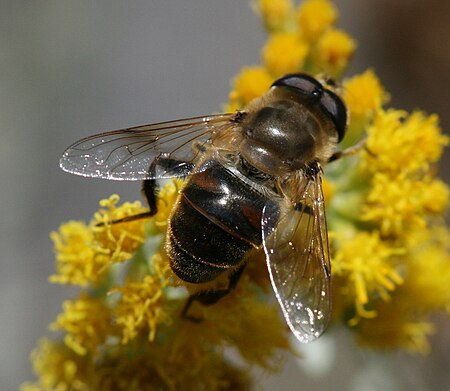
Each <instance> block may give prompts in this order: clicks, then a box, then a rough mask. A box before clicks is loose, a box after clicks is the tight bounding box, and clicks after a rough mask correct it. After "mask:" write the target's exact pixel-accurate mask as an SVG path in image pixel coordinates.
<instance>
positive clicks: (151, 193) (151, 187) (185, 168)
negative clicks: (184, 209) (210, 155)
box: [97, 156, 194, 226]
mask: <svg viewBox="0 0 450 391" xmlns="http://www.w3.org/2000/svg"><path fill="white" fill-rule="evenodd" d="M193 167H194V165H193V164H192V163H187V162H184V161H182V160H176V159H171V158H167V157H161V156H160V157H157V158H156V159H155V160H153V162H152V164H151V165H150V167H149V170H148V172H149V176H150V177H151V178H152V179H146V180H144V181H143V182H142V193H143V195H144V197H145V198H146V200H147V204H148V206H149V208H150V210H149V211H147V212H142V213H138V214H135V215H133V216H126V217H124V218H122V219H117V220H113V221H110V222H109V223H108V224H118V223H128V222H130V221H136V220H140V219H146V218H149V217H152V216H154V215H155V214H156V212H157V211H158V209H157V206H156V195H157V191H158V183H157V180H156V179H155V178H159V177H161V176H163V177H171V176H177V177H185V176H187V175H188V174H189V173H190V172H191V171H192V169H193ZM159 169H161V170H163V173H162V174H160V173H158V170H159ZM172 173H173V175H171V174H172ZM105 224H106V223H99V224H97V226H103V225H105Z"/></svg>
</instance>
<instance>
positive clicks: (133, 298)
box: [112, 263, 171, 344]
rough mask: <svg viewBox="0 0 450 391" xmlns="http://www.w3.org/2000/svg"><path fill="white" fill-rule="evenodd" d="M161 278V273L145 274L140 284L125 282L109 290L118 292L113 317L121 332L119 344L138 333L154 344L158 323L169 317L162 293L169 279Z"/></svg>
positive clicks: (164, 321) (166, 321)
mask: <svg viewBox="0 0 450 391" xmlns="http://www.w3.org/2000/svg"><path fill="white" fill-rule="evenodd" d="M166 267H167V268H168V264H167V263H166ZM162 277H163V274H161V275H147V276H145V277H144V279H143V280H142V282H132V281H128V282H126V283H125V284H124V285H123V286H120V287H116V288H114V289H113V290H112V292H118V293H120V299H119V301H118V303H117V305H116V307H115V309H114V316H115V318H116V322H117V325H118V326H119V327H120V328H121V329H122V343H124V344H125V343H127V342H129V341H130V340H132V339H134V338H135V337H136V336H137V335H138V332H139V331H143V332H145V333H147V334H148V339H149V341H153V340H154V339H155V336H156V330H157V326H158V324H160V323H168V322H170V320H171V319H170V314H169V313H167V311H165V310H164V306H165V303H164V301H165V300H166V299H165V295H164V292H163V289H164V288H165V287H166V286H167V285H168V280H163V279H162Z"/></svg>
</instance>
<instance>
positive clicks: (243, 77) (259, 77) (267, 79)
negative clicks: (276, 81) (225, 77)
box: [230, 66, 273, 108]
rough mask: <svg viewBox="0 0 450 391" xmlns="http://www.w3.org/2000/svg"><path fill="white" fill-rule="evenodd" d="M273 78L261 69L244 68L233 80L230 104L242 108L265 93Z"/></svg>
mask: <svg viewBox="0 0 450 391" xmlns="http://www.w3.org/2000/svg"><path fill="white" fill-rule="evenodd" d="M272 82H273V77H272V76H271V75H270V73H269V72H268V71H267V70H266V69H265V68H262V67H257V66H254V67H244V68H242V71H241V73H240V74H239V75H237V76H236V78H235V79H234V83H233V85H234V88H233V91H232V92H231V93H230V104H231V105H233V104H235V105H237V106H238V107H239V108H242V107H243V106H245V105H246V104H248V103H249V102H250V101H251V100H253V99H254V98H257V97H259V96H261V95H262V94H264V93H265V92H267V90H268V89H269V87H270V86H271V84H272Z"/></svg>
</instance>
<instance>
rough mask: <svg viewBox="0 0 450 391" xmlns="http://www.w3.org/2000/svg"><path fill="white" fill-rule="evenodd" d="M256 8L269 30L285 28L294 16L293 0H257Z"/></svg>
mask: <svg viewBox="0 0 450 391" xmlns="http://www.w3.org/2000/svg"><path fill="white" fill-rule="evenodd" d="M255 3H256V4H255V8H256V9H257V11H258V12H259V14H260V15H261V19H262V22H263V23H264V25H265V27H266V28H267V29H268V30H283V29H286V25H287V24H289V20H290V19H291V18H292V13H293V9H294V5H293V3H292V0H256V1H255Z"/></svg>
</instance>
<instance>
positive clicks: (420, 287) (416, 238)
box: [399, 223, 450, 314]
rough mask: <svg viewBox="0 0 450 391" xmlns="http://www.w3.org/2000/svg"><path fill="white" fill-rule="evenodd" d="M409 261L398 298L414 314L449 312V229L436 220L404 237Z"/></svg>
mask: <svg viewBox="0 0 450 391" xmlns="http://www.w3.org/2000/svg"><path fill="white" fill-rule="evenodd" d="M406 246H407V248H408V254H409V256H408V261H407V262H405V283H404V284H403V286H402V287H401V289H400V290H399V295H401V297H400V299H401V300H402V301H404V302H405V303H409V304H410V308H411V311H412V312H413V313H418V312H421V313H426V314H428V313H430V312H432V311H447V312H450V232H449V231H448V230H447V229H446V228H445V227H444V226H442V223H440V224H439V223H436V224H435V225H434V226H433V227H432V228H425V229H416V230H414V231H412V232H411V233H410V234H409V235H408V237H407V238H406Z"/></svg>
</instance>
